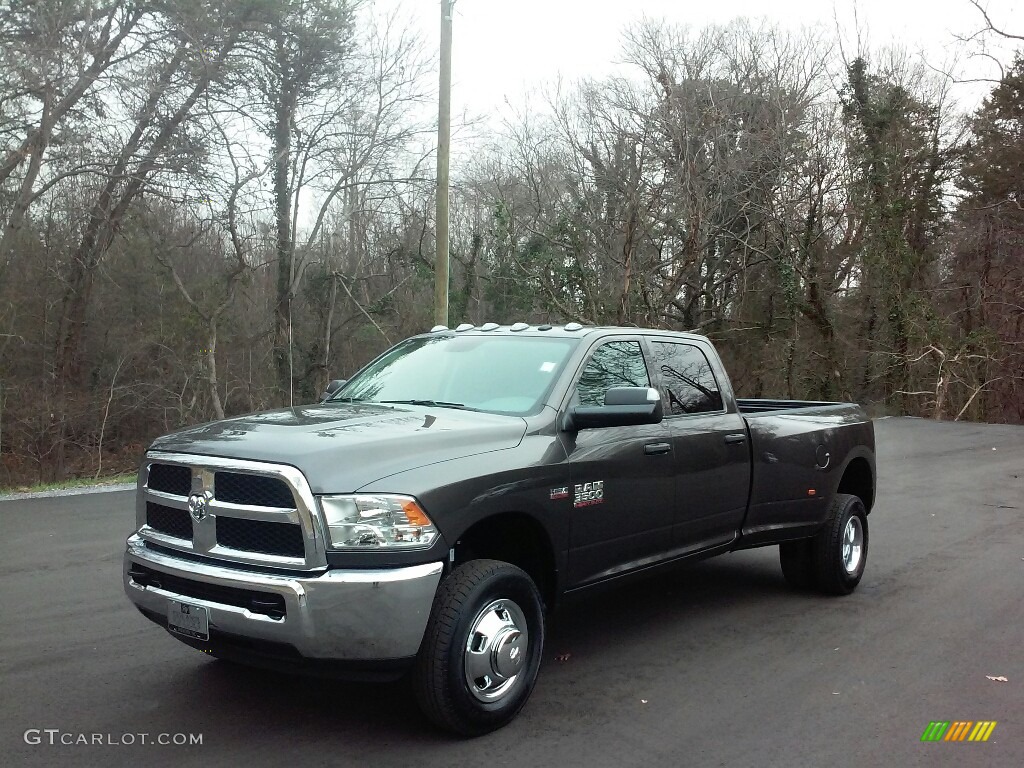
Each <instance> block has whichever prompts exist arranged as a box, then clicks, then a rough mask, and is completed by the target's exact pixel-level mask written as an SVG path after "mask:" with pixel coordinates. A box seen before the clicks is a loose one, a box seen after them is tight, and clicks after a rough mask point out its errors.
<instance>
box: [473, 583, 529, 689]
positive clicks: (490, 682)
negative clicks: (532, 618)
mask: <svg viewBox="0 0 1024 768" xmlns="http://www.w3.org/2000/svg"><path fill="white" fill-rule="evenodd" d="M529 643H530V633H529V631H528V630H527V625H526V616H525V615H524V614H523V611H522V609H521V608H520V607H519V606H518V605H516V604H515V603H514V602H513V601H511V600H494V601H492V602H491V603H488V604H487V605H486V606H485V607H484V609H483V610H482V611H480V613H478V614H477V615H476V618H474V619H473V623H472V624H471V625H470V630H469V636H468V637H467V638H466V650H465V654H464V659H465V664H464V667H465V672H466V685H468V686H469V691H470V693H472V694H473V696H474V697H476V698H477V699H478V700H480V701H486V702H493V701H497V700H498V699H501V698H502V697H504V696H507V695H508V693H509V691H511V690H512V687H513V686H514V685H515V684H516V680H518V679H519V675H520V673H521V672H522V671H523V669H524V668H525V665H526V656H527V653H528V651H529Z"/></svg>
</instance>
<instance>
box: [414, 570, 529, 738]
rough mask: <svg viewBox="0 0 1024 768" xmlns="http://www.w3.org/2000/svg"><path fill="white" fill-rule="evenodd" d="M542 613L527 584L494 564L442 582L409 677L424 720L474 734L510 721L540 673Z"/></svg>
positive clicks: (514, 572)
mask: <svg viewBox="0 0 1024 768" xmlns="http://www.w3.org/2000/svg"><path fill="white" fill-rule="evenodd" d="M543 648H544V609H543V604H542V602H541V597H540V593H539V592H538V591H537V587H536V585H535V584H534V583H533V580H532V579H530V577H529V576H528V575H527V574H526V573H525V572H524V571H522V570H521V569H519V568H517V567H516V566H514V565H511V564H509V563H505V562H501V561H499V560H471V561H469V562H467V563H464V564H462V565H460V566H459V567H457V568H456V569H455V570H454V571H453V572H452V573H451V575H449V576H448V578H446V579H445V580H444V582H442V584H441V586H440V588H439V589H438V593H437V596H436V597H435V599H434V605H433V608H432V610H431V614H430V620H429V622H428V623H427V630H426V634H425V635H424V638H423V644H422V646H421V647H420V652H419V655H418V657H417V659H416V666H415V669H414V672H413V675H414V678H413V680H414V689H415V692H416V698H417V700H418V702H419V704H420V707H421V708H422V709H423V712H424V713H425V714H426V715H427V717H428V718H429V719H430V720H431V721H432V722H433V723H434V724H436V725H438V726H440V727H442V728H445V729H447V730H450V731H454V732H456V733H459V734H462V735H465V736H477V735H480V734H484V733H488V732H489V731H493V730H495V729H497V728H500V727H501V726H503V725H505V724H506V723H508V722H509V721H510V720H512V718H514V717H515V716H516V715H517V714H518V713H519V710H521V709H522V708H523V706H524V705H525V704H526V700H527V699H528V698H529V697H530V693H531V692H532V691H533V686H534V683H536V681H537V673H538V671H539V670H540V662H541V658H542V654H543Z"/></svg>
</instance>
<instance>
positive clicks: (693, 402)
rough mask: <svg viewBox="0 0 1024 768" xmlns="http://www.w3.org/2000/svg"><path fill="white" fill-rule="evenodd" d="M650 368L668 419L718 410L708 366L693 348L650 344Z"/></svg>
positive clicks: (719, 399) (719, 401) (717, 394)
mask: <svg viewBox="0 0 1024 768" xmlns="http://www.w3.org/2000/svg"><path fill="white" fill-rule="evenodd" d="M651 355H652V360H651V362H652V364H653V365H654V367H655V370H657V371H658V372H659V373H660V374H661V388H662V396H663V397H664V398H665V411H666V413H667V414H670V415H672V416H679V415H682V414H686V413H715V412H717V411H721V410H722V394H721V392H719V390H718V382H716V381H715V375H714V374H713V373H712V372H711V364H710V363H709V362H708V359H707V357H706V356H705V355H704V353H703V352H702V351H701V350H700V349H698V348H697V347H695V346H693V345H691V344H679V343H675V342H667V341H655V342H652V343H651Z"/></svg>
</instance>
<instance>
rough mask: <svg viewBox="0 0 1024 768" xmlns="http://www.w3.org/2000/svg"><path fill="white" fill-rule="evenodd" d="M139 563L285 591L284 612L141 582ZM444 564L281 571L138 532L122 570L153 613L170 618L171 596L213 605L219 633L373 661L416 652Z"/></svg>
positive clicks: (315, 655) (135, 598)
mask: <svg viewBox="0 0 1024 768" xmlns="http://www.w3.org/2000/svg"><path fill="white" fill-rule="evenodd" d="M133 563H137V564H139V565H142V566H145V567H148V568H150V569H152V570H155V571H160V572H162V573H165V574H170V575H172V576H176V577H179V578H181V579H188V580H190V581H193V582H201V583H202V584H206V585H212V586H217V587H229V588H235V589H243V590H256V591H260V592H271V593H274V594H276V595H280V596H281V597H282V598H283V599H284V604H285V615H284V617H282V618H273V617H271V616H268V615H264V614H260V613H253V612H251V611H249V610H248V609H247V608H242V607H238V606H235V605H226V604H224V603H217V602H212V601H210V600H202V599H197V598H195V597H190V596H188V595H180V594H176V593H174V592H172V591H168V590H165V589H162V588H157V587H154V586H145V585H142V584H139V583H137V582H136V581H135V580H134V579H133V578H132V577H131V576H130V575H129V570H130V569H131V567H132V564H133ZM442 566H443V564H442V563H440V562H437V563H426V564H424V565H413V566H408V567H403V568H388V569H379V570H328V571H325V572H323V573H322V574H320V575H312V574H311V575H309V576H308V577H306V576H303V577H292V576H278V575H274V574H267V573H256V572H253V571H250V570H246V569H245V568H244V567H241V566H240V567H238V568H234V567H232V568H225V567H223V566H220V565H211V564H205V563H196V562H193V561H191V560H184V559H180V558H177V557H173V556H170V555H165V554H163V553H159V552H154V551H153V550H152V549H150V548H148V547H146V545H145V542H144V541H143V540H142V538H140V537H139V536H138V535H133V536H131V537H130V538H129V539H128V544H127V550H126V552H125V555H124V570H123V576H124V589H125V593H126V594H127V595H128V598H129V599H130V600H131V601H132V602H133V603H135V604H136V605H137V606H138V607H139V608H142V609H143V610H144V611H146V612H148V613H149V614H150V615H155V616H162V617H165V618H166V616H167V610H168V601H170V600H179V601H182V602H186V603H190V604H192V605H202V606H205V607H206V608H208V609H209V612H210V633H211V638H212V637H213V635H214V633H215V632H219V633H223V634H225V635H234V636H236V637H242V638H250V639H253V640H262V641H268V642H272V643H284V644H287V645H291V646H293V647H294V648H295V649H296V650H297V651H298V652H299V653H300V654H301V655H302V656H303V657H306V658H309V659H321V660H337V661H372V660H379V659H399V658H407V657H410V656H414V655H415V654H416V652H417V650H418V649H419V646H420V641H421V640H422V639H423V632H424V631H425V629H426V626H427V618H428V617H429V615H430V608H431V605H432V604H433V600H434V593H435V591H436V590H437V585H438V582H439V581H440V580H441V571H442Z"/></svg>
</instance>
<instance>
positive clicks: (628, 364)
mask: <svg viewBox="0 0 1024 768" xmlns="http://www.w3.org/2000/svg"><path fill="white" fill-rule="evenodd" d="M650 385H651V379H650V376H648V375H647V364H646V363H645V362H644V353H643V351H642V350H641V349H640V342H638V341H610V342H608V343H607V344H602V345H601V346H600V347H598V348H597V349H595V350H594V353H593V354H592V355H591V357H590V360H589V362H588V363H587V365H586V367H585V368H584V369H583V373H582V374H580V380H579V383H577V385H576V394H575V397H574V401H575V402H576V403H577V404H578V405H584V406H589V405H604V393H605V392H607V391H608V390H609V389H611V388H612V387H649V386H650Z"/></svg>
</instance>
